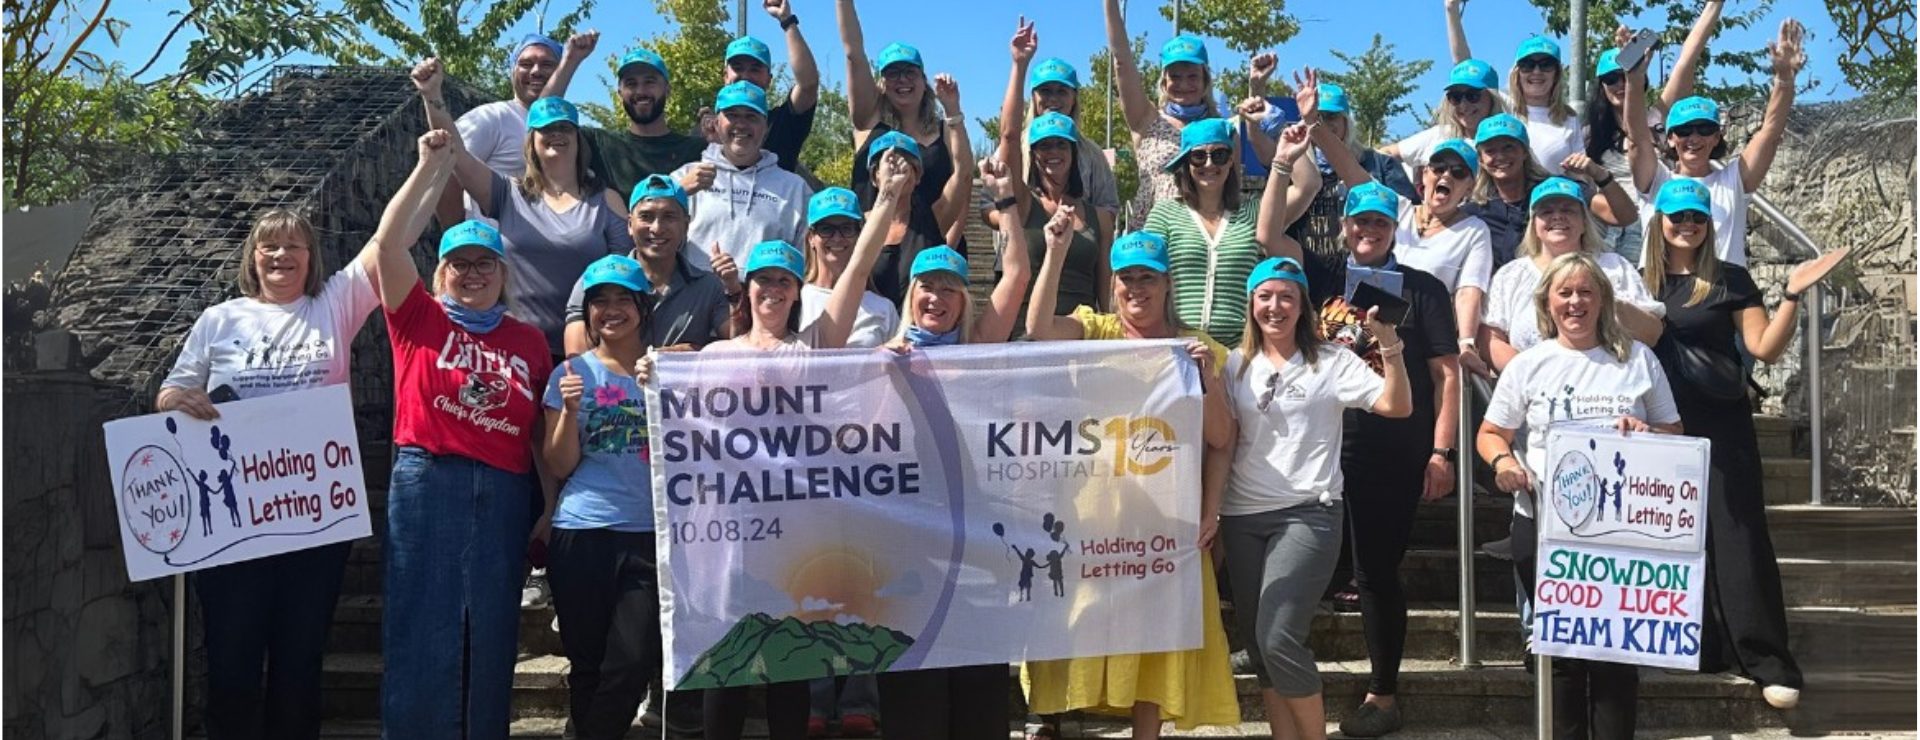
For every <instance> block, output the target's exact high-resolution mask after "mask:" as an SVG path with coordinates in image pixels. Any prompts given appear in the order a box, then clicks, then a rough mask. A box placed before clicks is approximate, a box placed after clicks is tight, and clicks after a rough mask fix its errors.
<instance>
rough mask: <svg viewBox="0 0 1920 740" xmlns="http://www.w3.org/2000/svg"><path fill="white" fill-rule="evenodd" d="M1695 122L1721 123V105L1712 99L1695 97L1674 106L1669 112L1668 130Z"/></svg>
mask: <svg viewBox="0 0 1920 740" xmlns="http://www.w3.org/2000/svg"><path fill="white" fill-rule="evenodd" d="M1694 121H1712V122H1714V123H1716V124H1717V123H1719V122H1720V104H1719V103H1715V102H1713V99H1712V98H1705V97H1701V96H1699V95H1695V96H1693V97H1691V98H1684V99H1682V100H1681V101H1680V102H1678V103H1674V104H1673V110H1670V111H1667V130H1668V131H1672V130H1674V129H1676V128H1679V127H1681V126H1685V125H1687V124H1689V123H1693V122H1694Z"/></svg>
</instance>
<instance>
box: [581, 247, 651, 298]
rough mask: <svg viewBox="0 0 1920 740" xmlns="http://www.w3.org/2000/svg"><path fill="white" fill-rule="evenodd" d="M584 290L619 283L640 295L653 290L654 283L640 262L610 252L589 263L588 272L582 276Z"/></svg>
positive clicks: (587, 290) (587, 291)
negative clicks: (649, 279)
mask: <svg viewBox="0 0 1920 740" xmlns="http://www.w3.org/2000/svg"><path fill="white" fill-rule="evenodd" d="M580 282H581V290H582V292H586V293H592V292H593V289H594V288H598V287H600V286H602V285H618V286H620V287H622V288H626V289H627V290H631V291H633V292H635V293H639V294H640V295H647V294H649V293H652V292H653V283H651V282H649V281H648V280H647V273H646V271H645V270H642V269H640V262H639V261H637V260H635V259H634V258H632V257H628V256H626V255H624V254H609V255H607V256H605V257H601V258H600V259H597V260H594V261H593V264H591V265H587V272H586V274H584V275H581V276H580Z"/></svg>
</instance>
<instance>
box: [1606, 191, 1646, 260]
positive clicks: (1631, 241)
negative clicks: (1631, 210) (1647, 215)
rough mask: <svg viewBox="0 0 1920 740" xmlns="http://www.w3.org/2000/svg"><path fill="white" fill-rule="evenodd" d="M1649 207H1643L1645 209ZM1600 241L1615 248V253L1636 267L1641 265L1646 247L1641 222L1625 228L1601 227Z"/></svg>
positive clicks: (1630, 224)
mask: <svg viewBox="0 0 1920 740" xmlns="http://www.w3.org/2000/svg"><path fill="white" fill-rule="evenodd" d="M1645 207H1648V206H1642V208H1645ZM1600 240H1601V241H1604V242H1606V243H1607V246H1609V247H1612V248H1613V253H1614V254H1617V255H1620V256H1621V257H1623V258H1625V259H1626V260H1627V262H1629V263H1631V264H1632V265H1634V266H1635V267H1638V266H1639V265H1640V252H1641V251H1642V250H1643V249H1644V248H1645V247H1646V243H1647V236H1646V232H1645V231H1644V230H1642V229H1641V228H1640V222H1639V221H1637V220H1636V221H1634V222H1632V223H1629V224H1627V225H1625V226H1611V225H1608V224H1601V225H1600Z"/></svg>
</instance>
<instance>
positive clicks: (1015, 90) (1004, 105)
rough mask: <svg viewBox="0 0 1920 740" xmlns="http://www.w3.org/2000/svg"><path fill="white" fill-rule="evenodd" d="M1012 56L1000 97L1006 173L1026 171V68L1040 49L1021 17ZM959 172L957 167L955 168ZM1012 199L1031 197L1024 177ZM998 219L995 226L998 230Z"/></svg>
mask: <svg viewBox="0 0 1920 740" xmlns="http://www.w3.org/2000/svg"><path fill="white" fill-rule="evenodd" d="M1007 47H1008V50H1009V52H1010V54H1011V56H1012V57H1013V68H1012V70H1011V71H1010V72H1008V73H1007V94H1006V95H1004V96H1002V97H1001V98H1000V141H999V142H998V146H999V148H1000V151H999V156H1000V161H1001V162H1002V163H1004V164H1006V166H1007V171H1009V172H1025V171H1026V170H1025V169H1022V166H1023V163H1024V161H1025V158H1026V155H1027V152H1026V136H1025V133H1026V130H1025V129H1026V125H1027V96H1026V82H1027V67H1028V65H1030V64H1031V63H1032V62H1033V54H1034V52H1035V51H1037V50H1038V49H1039V47H1040V35H1039V34H1038V33H1035V32H1034V30H1033V21H1029V20H1027V18H1026V16H1021V17H1020V21H1019V26H1018V27H1016V28H1015V29H1014V31H1013V40H1012V41H1009V42H1007ZM955 170H956V171H958V168H955ZM1013 180H1014V182H1015V183H1016V184H1015V185H1014V197H1016V198H1019V199H1020V205H1021V206H1022V207H1025V206H1026V205H1027V198H1029V197H1031V195H1030V194H1029V193H1028V192H1027V188H1026V187H1025V182H1026V178H1022V177H1015V178H1013ZM998 225H999V224H998V220H997V219H996V221H995V222H994V226H995V227H998Z"/></svg>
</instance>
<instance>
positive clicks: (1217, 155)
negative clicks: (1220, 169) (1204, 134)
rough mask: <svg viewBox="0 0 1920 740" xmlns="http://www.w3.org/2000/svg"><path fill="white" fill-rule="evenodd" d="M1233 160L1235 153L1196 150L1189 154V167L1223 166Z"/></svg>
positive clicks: (1223, 150) (1224, 150) (1219, 150)
mask: <svg viewBox="0 0 1920 740" xmlns="http://www.w3.org/2000/svg"><path fill="white" fill-rule="evenodd" d="M1232 160H1233V152H1230V151H1227V150H1226V149H1195V150H1193V151H1192V152H1190V153H1188V154H1187V166H1188V167H1205V166H1207V165H1210V164H1211V165H1215V166H1218V165H1223V164H1226V163H1228V162H1230V161H1232Z"/></svg>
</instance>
